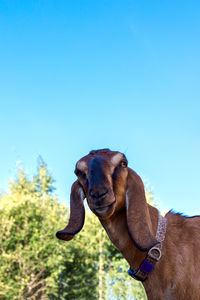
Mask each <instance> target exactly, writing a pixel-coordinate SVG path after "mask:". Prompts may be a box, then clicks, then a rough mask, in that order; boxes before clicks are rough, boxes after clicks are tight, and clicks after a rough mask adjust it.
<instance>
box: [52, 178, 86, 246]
mask: <svg viewBox="0 0 200 300" xmlns="http://www.w3.org/2000/svg"><path fill="white" fill-rule="evenodd" d="M84 198H85V194H84V191H83V188H82V186H81V184H80V183H79V181H78V180H77V181H75V182H74V183H73V185H72V188H71V195H70V218H69V223H68V225H67V226H66V227H65V228H64V229H63V230H61V231H58V232H57V233H56V237H57V238H58V239H60V240H65V241H70V240H72V239H73V237H74V235H75V234H76V233H78V232H79V231H80V230H81V229H82V227H83V225H84V220H85V209H84V205H83V200H84Z"/></svg>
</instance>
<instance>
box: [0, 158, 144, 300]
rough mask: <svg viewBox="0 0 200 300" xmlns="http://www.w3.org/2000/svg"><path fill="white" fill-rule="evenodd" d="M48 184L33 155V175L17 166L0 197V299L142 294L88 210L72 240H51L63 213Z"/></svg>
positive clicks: (41, 165)
mask: <svg viewBox="0 0 200 300" xmlns="http://www.w3.org/2000/svg"><path fill="white" fill-rule="evenodd" d="M53 183H54V180H53V177H52V175H51V174H50V173H49V171H48V168H47V165H46V164H45V163H44V161H43V160H42V159H41V158H39V160H38V167H37V172H36V174H35V175H34V176H33V177H32V178H31V179H29V178H28V177H27V176H26V174H25V173H24V171H23V169H22V168H20V169H19V170H18V173H17V176H16V179H15V180H13V181H12V182H10V188H9V192H8V193H6V194H4V195H1V197H0V226H1V233H0V299H2V300H6V299H7V300H8V299H9V300H10V299H13V300H15V299H20V300H25V299H26V300H36V299H43V300H45V299H61V300H64V299H70V300H85V299H87V300H90V299H91V300H92V299H103V300H110V299H113V300H118V299H119V300H120V299H127V300H128V299H146V296H145V293H144V290H143V288H142V286H141V285H140V284H139V283H138V282H136V281H134V280H133V279H131V278H130V277H129V276H128V274H127V269H128V264H127V263H126V262H125V260H124V259H123V258H122V256H121V254H120V253H119V252H118V250H117V249H116V248H115V247H114V246H113V245H112V244H111V243H110V241H109V240H108V238H107V235H106V233H105V232H104V230H103V229H102V227H101V225H100V223H99V221H98V219H97V218H96V217H95V216H94V215H93V214H92V213H90V212H89V211H88V210H87V212H86V223H85V225H84V227H83V230H82V231H81V232H80V233H79V234H78V235H77V236H76V237H75V238H74V239H73V240H72V241H70V242H69V243H66V242H63V241H59V240H57V239H56V237H55V233H56V231H57V230H59V229H60V228H62V227H64V226H65V225H66V219H68V217H69V213H68V209H67V208H66V207H65V206H64V205H62V204H60V203H59V202H58V201H57V198H56V196H55V188H54V186H53ZM100 289H101V291H100Z"/></svg>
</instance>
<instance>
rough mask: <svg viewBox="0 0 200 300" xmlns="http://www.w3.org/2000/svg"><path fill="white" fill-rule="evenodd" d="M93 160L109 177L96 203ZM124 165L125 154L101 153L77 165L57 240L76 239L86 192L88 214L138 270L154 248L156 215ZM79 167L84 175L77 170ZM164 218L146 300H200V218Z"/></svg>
mask: <svg viewBox="0 0 200 300" xmlns="http://www.w3.org/2000/svg"><path fill="white" fill-rule="evenodd" d="M113 157H114V158H113ZM94 158H96V159H97V161H98V163H100V164H101V168H102V170H103V172H104V175H105V176H104V177H105V178H104V180H103V181H102V182H101V185H102V186H103V187H106V189H107V190H108V192H107V194H106V195H105V196H103V197H101V198H98V199H96V200H95V199H94V198H92V197H91V195H90V190H91V186H90V183H91V177H92V176H95V175H92V174H93V173H92V172H93V171H94V170H92V164H91V162H92V161H93V160H94ZM83 161H84V163H80V162H83ZM123 161H125V162H126V158H125V156H124V155H123V154H121V155H120V153H119V152H113V151H110V150H108V149H103V150H100V151H92V152H90V154H89V155H87V156H85V157H83V158H82V159H81V160H80V161H79V162H78V163H77V167H76V174H77V176H78V183H77V182H76V184H75V186H74V188H73V189H72V193H71V216H70V221H69V225H68V226H67V227H66V228H65V229H64V230H63V231H60V233H61V234H60V235H59V234H57V237H58V238H60V239H65V240H69V238H65V237H66V236H67V237H69V235H72V237H73V234H74V233H76V232H77V231H79V230H80V229H81V228H82V227H81V225H82V223H83V214H84V212H83V209H84V208H83V205H82V199H80V200H78V198H79V197H80V194H81V193H80V187H82V190H83V191H84V195H85V196H86V198H87V201H88V205H89V207H90V209H91V210H92V211H93V212H94V213H95V214H96V215H97V216H98V218H99V220H100V222H101V224H102V225H103V227H104V229H105V230H106V232H107V234H108V236H109V238H110V240H111V242H112V243H113V244H114V245H115V246H116V247H117V248H118V249H119V251H120V252H121V253H122V255H123V256H124V258H125V259H126V260H127V262H128V263H129V265H130V267H131V269H133V270H135V269H137V268H138V267H139V265H140V264H141V262H142V261H143V260H144V258H145V256H146V254H147V250H148V249H150V248H151V247H152V246H153V245H154V244H155V243H156V240H155V234H156V230H157V222H158V210H157V209H156V208H154V207H152V206H151V205H149V204H147V203H146V199H145V193H144V187H143V183H142V180H141V179H140V177H139V176H138V175H137V174H136V173H135V172H134V171H133V170H131V169H129V168H126V166H125V163H124V162H123ZM79 166H80V167H81V168H84V170H83V169H81V170H79V169H78V168H79ZM80 171H81V172H84V173H80ZM92 188H93V189H94V186H92ZM95 188H96V189H97V187H96V186H95ZM77 190H78V191H79V192H77ZM97 190H98V189H97ZM82 195H83V194H82ZM73 201H75V203H76V205H74V204H73ZM79 204H80V207H79ZM77 218H78V219H79V220H77ZM166 218H167V231H166V236H165V240H164V243H163V247H162V257H161V259H160V261H159V262H158V263H156V265H155V268H154V270H153V271H152V272H151V273H150V274H149V276H148V279H147V280H146V281H144V282H143V285H144V288H145V290H146V293H147V296H148V299H150V300H163V299H164V300H169V299H171V300H174V299H177V300H185V299H191V300H198V299H199V300H200V276H199V270H200V251H199V250H200V217H198V216H197V217H193V218H189V217H184V216H181V215H180V214H174V213H173V212H169V213H168V214H167V215H166ZM70 231H71V232H70Z"/></svg>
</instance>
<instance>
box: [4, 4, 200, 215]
mask: <svg viewBox="0 0 200 300" xmlns="http://www.w3.org/2000/svg"><path fill="white" fill-rule="evenodd" d="M199 37H200V2H199V1H193V0H191V1H177V0H173V1H172V0H169V1H166V0H163V1H160V0H159V1H158V0H155V1H143V0H142V1H141V0H140V1H139V0H138V1H128V0H127V1H126V0H121V1H117V0H114V1H113V0H109V1H108V0H107V1H106V0H96V1H95V0H90V1H88V0H84V1H83V0H82V1H78V0H67V1H66V0H65V1H61V0H60V1H55V0H54V1H53V0H48V1H36V0H34V1H14V0H13V1H9V0H7V1H1V2H0V104H1V105H0V139H1V147H0V166H1V168H0V189H1V190H6V189H7V186H8V181H9V179H10V178H11V177H14V175H15V174H16V168H17V167H16V165H17V163H18V162H19V161H21V162H22V164H23V166H24V169H25V171H26V172H27V173H28V174H30V175H31V174H33V172H34V171H35V169H36V161H37V156H38V155H42V157H43V159H44V160H45V161H46V163H47V164H48V167H49V169H50V171H51V172H52V174H53V176H54V178H55V180H56V187H57V194H58V196H59V199H60V200H61V201H66V202H67V201H68V200H69V191H70V186H71V184H72V182H73V181H74V179H75V175H74V174H73V171H74V166H75V163H76V161H77V160H78V159H79V158H80V157H82V156H83V155H85V154H87V153H88V151H90V150H91V149H98V148H105V147H109V148H110V149H112V150H120V151H122V152H124V153H125V154H126V155H127V158H128V160H129V166H130V167H132V168H133V169H134V170H135V171H136V172H137V173H139V174H140V175H141V177H142V178H143V180H145V182H147V183H148V184H150V186H151V187H152V189H153V192H154V195H155V197H156V199H157V200H158V201H159V203H160V205H161V208H162V209H171V208H174V209H175V210H177V211H182V212H184V213H186V214H189V215H190V214H197V213H200V193H199V187H200V39H199Z"/></svg>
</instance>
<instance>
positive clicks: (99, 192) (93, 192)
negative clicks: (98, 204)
mask: <svg viewBox="0 0 200 300" xmlns="http://www.w3.org/2000/svg"><path fill="white" fill-rule="evenodd" d="M107 193H108V189H106V188H98V189H94V188H91V189H90V191H89V194H90V196H91V197H92V198H93V199H95V200H97V199H102V198H105V196H106V195H107Z"/></svg>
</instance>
